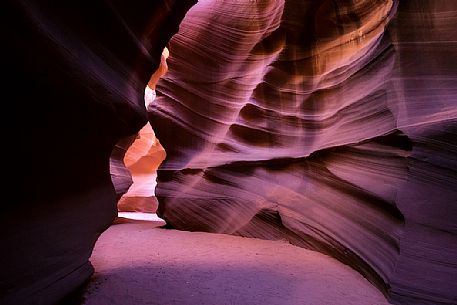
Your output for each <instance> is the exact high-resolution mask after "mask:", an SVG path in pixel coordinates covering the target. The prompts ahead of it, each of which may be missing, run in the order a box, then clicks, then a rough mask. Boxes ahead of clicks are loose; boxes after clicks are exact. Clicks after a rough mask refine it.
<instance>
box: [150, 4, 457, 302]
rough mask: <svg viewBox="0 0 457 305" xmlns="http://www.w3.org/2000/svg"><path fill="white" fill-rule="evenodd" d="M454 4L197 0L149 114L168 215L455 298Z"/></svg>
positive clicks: (419, 298)
mask: <svg viewBox="0 0 457 305" xmlns="http://www.w3.org/2000/svg"><path fill="white" fill-rule="evenodd" d="M456 12H457V6H456V5H454V4H450V3H449V2H445V1H438V0H437V1H432V0H430V1H423V0H416V1H408V3H405V1H403V2H402V3H399V2H398V1H389V0H378V1H365V0H358V1H350V2H349V1H302V0H296V1H294V0H286V1H276V0H275V1H273V0H271V1H268V0H262V1H200V2H199V3H198V4H196V5H195V6H194V7H193V8H192V9H191V10H190V11H189V13H188V14H187V16H186V17H185V19H184V21H183V23H182V25H181V30H180V31H179V32H178V34H176V35H175V36H174V37H173V39H172V41H171V45H170V49H171V55H170V58H169V67H170V69H169V73H168V74H167V75H166V76H165V78H164V79H163V80H162V81H161V82H160V83H159V89H158V90H159V96H158V98H157V101H156V103H155V104H154V106H153V109H151V110H152V111H151V112H150V113H149V115H150V121H151V124H152V126H153V129H154V130H155V132H156V135H157V137H158V138H159V139H160V141H161V143H162V145H163V146H164V148H165V150H166V152H167V158H166V160H165V161H164V163H163V164H162V165H161V166H160V168H159V172H158V186H157V189H156V194H157V196H158V198H159V215H160V216H161V217H162V218H164V219H165V220H166V222H167V223H168V224H169V225H171V226H172V227H174V228H178V229H182V230H202V231H209V232H217V233H228V234H236V235H242V236H251V237H262V238H266V239H287V240H289V241H290V242H292V243H294V244H296V245H299V246H303V247H306V248H311V249H316V250H319V251H322V252H324V253H327V254H330V255H332V256H334V257H336V258H338V259H340V260H341V261H343V262H345V263H347V264H349V265H350V266H352V267H353V268H355V269H356V270H358V271H360V272H361V273H362V274H363V275H364V276H366V277H367V278H368V279H370V280H371V281H372V282H373V283H374V284H376V285H377V286H378V287H379V288H380V289H382V290H383V291H384V292H385V293H386V294H387V295H388V296H389V298H390V299H391V301H392V302H394V303H398V304H400V303H404V304H415V303H420V302H425V303H427V302H428V303H434V302H435V303H437V302H442V303H453V302H454V301H455V297H456V295H455V291H457V287H455V282H452V281H451V278H455V277H456V276H457V274H456V267H457V266H456V258H457V253H456V249H457V241H456V227H455V223H456V222H457V210H456V209H457V207H456V205H455V202H457V193H456V189H457V188H456V187H455V186H456V185H457V179H456V171H457V164H456V161H455V156H456V154H457V151H456V142H457V141H456V137H457V136H456V129H457V107H456V104H455V101H456V100H457V93H456V86H455V80H456V74H457V67H456V62H457V61H455V60H454V59H455V50H456V40H457V37H455V35H456V32H455V30H453V29H455V28H456V26H457V22H456V18H457V13H456Z"/></svg>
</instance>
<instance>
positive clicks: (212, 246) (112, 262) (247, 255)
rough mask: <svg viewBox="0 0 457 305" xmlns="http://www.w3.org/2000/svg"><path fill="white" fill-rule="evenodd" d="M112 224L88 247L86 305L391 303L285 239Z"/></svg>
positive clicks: (337, 265)
mask: <svg viewBox="0 0 457 305" xmlns="http://www.w3.org/2000/svg"><path fill="white" fill-rule="evenodd" d="M117 223H118V224H115V225H113V226H111V227H110V228H109V229H108V230H107V231H106V232H105V233H104V234H103V235H102V236H101V237H100V239H99V240H98V242H97V244H96V247H95V249H94V251H93V254H92V257H91V262H92V264H93V265H94V267H95V270H96V272H95V274H94V276H93V278H92V280H91V282H90V283H89V285H88V287H87V289H86V291H85V293H84V299H85V301H84V303H83V304H84V305H105V304H106V305H108V304H110V305H115V304H118V305H141V304H150V305H153V304H160V305H167V304H180V305H181V304H185V305H224V304H227V305H228V304H241V305H254V304H259V305H260V304H262V305H269V304H271V305H273V304H274V305H282V304H291V305H292V304H293V305H296V304H310V305H311V304H312V305H321V304H322V305H327V304H328V305H338V304H345V305H351V304H354V305H355V304H357V305H371V304H373V305H381V304H389V303H388V302H387V301H386V299H385V297H384V296H383V295H382V294H381V293H380V292H379V291H378V290H377V289H376V288H375V287H374V286H372V285H371V284H370V283H369V282H368V281H367V280H366V279H365V278H363V277H362V276H361V275H360V274H359V273H357V272H356V271H354V270H352V269H351V268H349V267H348V266H346V265H344V264H341V263H340V262H338V261H337V260H335V259H333V258H331V257H328V256H325V255H323V254H320V253H317V252H314V251H309V250H306V249H302V248H299V247H296V246H293V245H290V244H288V243H286V242H284V241H268V240H260V239H251V238H243V237H238V236H230V235H223V234H211V233H202V232H187V231H177V230H169V229H163V228H158V227H157V226H158V225H160V222H157V223H155V222H146V221H135V220H130V221H126V220H125V219H123V221H118V222H117Z"/></svg>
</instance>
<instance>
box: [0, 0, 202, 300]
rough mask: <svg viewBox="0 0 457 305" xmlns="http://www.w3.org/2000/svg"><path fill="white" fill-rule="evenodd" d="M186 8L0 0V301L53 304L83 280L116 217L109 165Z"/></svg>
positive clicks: (137, 117)
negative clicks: (0, 168)
mask: <svg viewBox="0 0 457 305" xmlns="http://www.w3.org/2000/svg"><path fill="white" fill-rule="evenodd" d="M195 2H196V1H181V0H179V1H173V0H164V1H135V2H134V3H126V2H125V1H94V2H90V3H88V2H87V3H86V2H76V1H65V2H58V1H3V2H2V4H1V11H2V21H3V22H4V24H3V25H2V49H3V53H2V73H3V86H2V96H4V97H6V98H5V99H4V101H5V103H4V107H5V108H6V109H5V108H4V109H3V111H4V112H3V113H4V114H5V115H7V116H8V117H10V116H11V115H12V119H9V122H12V123H8V128H7V130H6V132H5V133H6V141H5V142H4V143H8V144H7V147H6V148H4V150H3V151H4V152H5V153H6V156H5V159H4V160H5V161H6V162H5V164H6V166H7V169H5V170H4V172H5V173H7V175H8V178H7V181H8V183H7V184H6V185H4V190H5V194H6V193H8V195H7V196H5V197H4V198H3V200H2V212H1V213H0V243H1V249H2V250H1V253H0V261H1V262H2V267H1V271H0V304H5V305H7V304H8V305H9V304H14V305H21V304H27V305H31V304H33V305H35V304H55V303H56V302H57V301H59V300H60V299H61V298H62V297H63V296H65V295H66V294H68V293H69V292H71V291H72V290H74V289H75V288H77V287H78V286H79V285H81V284H82V283H83V282H84V281H86V280H87V279H88V278H89V276H90V275H91V273H92V271H93V268H92V266H91V264H90V263H89V261H88V259H89V256H90V254H91V252H92V249H93V246H94V243H95V241H96V240H97V238H98V236H99V235H100V233H101V232H103V231H104V230H105V229H106V228H107V227H108V226H109V225H110V224H111V223H112V221H113V219H114V217H115V215H116V213H117V210H116V197H115V191H114V188H113V185H112V183H111V179H110V172H109V156H110V154H111V151H112V150H113V147H114V144H115V143H116V142H117V141H118V140H119V139H120V138H121V137H125V136H127V135H130V134H134V133H135V132H137V131H138V130H139V129H140V128H141V127H142V126H143V125H144V124H145V123H146V122H147V112H146V109H145V107H144V100H143V95H144V88H145V85H146V83H147V82H148V80H149V77H150V75H151V74H152V72H153V71H154V70H155V69H156V68H157V67H158V64H159V61H160V54H161V52H162V49H163V48H164V46H165V44H166V42H167V41H168V40H169V39H170V37H171V36H172V35H173V34H174V33H176V32H177V30H178V26H179V23H180V21H181V20H182V18H183V17H184V15H185V13H186V11H187V10H188V9H189V7H190V6H191V5H192V4H194V3H195ZM6 198H8V199H6ZM10 198H12V199H10Z"/></svg>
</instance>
